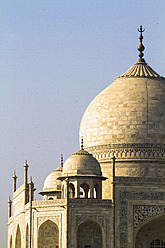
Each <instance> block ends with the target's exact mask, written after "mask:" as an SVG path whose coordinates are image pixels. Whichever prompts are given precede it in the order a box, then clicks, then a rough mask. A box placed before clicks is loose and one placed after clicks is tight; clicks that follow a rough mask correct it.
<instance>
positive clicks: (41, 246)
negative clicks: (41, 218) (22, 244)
mask: <svg viewBox="0 0 165 248" xmlns="http://www.w3.org/2000/svg"><path fill="white" fill-rule="evenodd" d="M45 247H46V248H52V247H53V248H54V247H55V248H59V229H58V226H57V225H56V224H55V223H54V222H53V221H51V220H47V221H45V222H44V223H43V224H42V225H41V226H40V228H39V231H38V248H45Z"/></svg>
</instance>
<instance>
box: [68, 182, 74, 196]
mask: <svg viewBox="0 0 165 248" xmlns="http://www.w3.org/2000/svg"><path fill="white" fill-rule="evenodd" d="M74 197H75V187H74V185H73V183H70V184H69V198H74Z"/></svg>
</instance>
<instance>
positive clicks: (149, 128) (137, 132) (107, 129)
mask: <svg viewBox="0 0 165 248" xmlns="http://www.w3.org/2000/svg"><path fill="white" fill-rule="evenodd" d="M82 136H83V139H84V147H85V148H87V147H92V146H98V145H107V144H128V143H154V144H165V80H164V78H163V77H160V76H159V75H158V74H157V73H156V72H154V71H153V70H152V69H151V67H149V66H148V65H147V64H146V63H136V64H135V65H134V66H133V67H131V68H130V69H129V70H128V71H127V72H126V73H124V74H123V75H122V76H120V77H118V78H116V79H115V81H114V83H112V84H111V85H110V86H108V87H107V88H106V89H105V90H103V91H102V92H101V93H100V94H99V95H98V96H96V97H95V98H94V100H93V101H92V102H91V103H90V105H89V106H88V108H87V109H86V111H85V113H84V115H83V118H82V120H81V124H80V137H82Z"/></svg>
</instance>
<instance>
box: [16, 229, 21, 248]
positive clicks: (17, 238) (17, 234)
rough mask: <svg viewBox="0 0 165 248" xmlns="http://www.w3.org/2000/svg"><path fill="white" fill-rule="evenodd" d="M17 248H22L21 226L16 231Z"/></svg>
mask: <svg viewBox="0 0 165 248" xmlns="http://www.w3.org/2000/svg"><path fill="white" fill-rule="evenodd" d="M15 248H21V231H20V227H19V225H18V227H17V231H16V238H15Z"/></svg>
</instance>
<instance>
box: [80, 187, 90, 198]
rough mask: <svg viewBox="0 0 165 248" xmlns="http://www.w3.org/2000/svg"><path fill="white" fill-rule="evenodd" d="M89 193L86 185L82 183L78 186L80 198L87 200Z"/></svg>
mask: <svg viewBox="0 0 165 248" xmlns="http://www.w3.org/2000/svg"><path fill="white" fill-rule="evenodd" d="M88 193H89V185H88V184H87V183H83V184H81V185H80V198H86V199H87V198H88Z"/></svg>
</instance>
